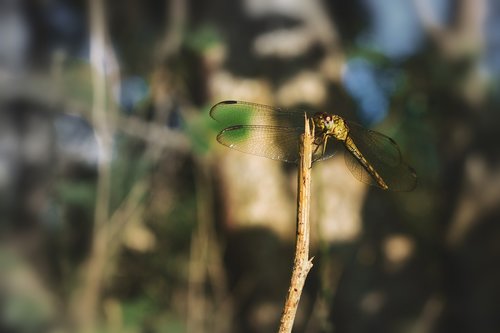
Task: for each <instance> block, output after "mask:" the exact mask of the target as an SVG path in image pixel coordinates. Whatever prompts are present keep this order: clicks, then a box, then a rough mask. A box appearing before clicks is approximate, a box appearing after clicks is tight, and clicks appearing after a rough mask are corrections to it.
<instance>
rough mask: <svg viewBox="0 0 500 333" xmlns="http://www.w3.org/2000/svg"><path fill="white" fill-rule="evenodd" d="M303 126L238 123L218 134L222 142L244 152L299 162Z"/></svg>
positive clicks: (218, 138) (218, 139)
mask: <svg viewBox="0 0 500 333" xmlns="http://www.w3.org/2000/svg"><path fill="white" fill-rule="evenodd" d="M303 132H304V130H303V129H302V128H292V127H279V126H259V125H247V126H245V125H237V126H231V127H228V128H226V129H224V130H223V131H222V132H220V133H219V135H217V141H219V142H220V143H221V144H223V145H225V146H227V147H229V148H233V149H236V150H239V151H241V152H244V153H248V154H253V155H258V156H263V157H267V158H271V159H273V160H279V161H284V162H289V163H297V162H298V160H299V142H300V135H301V134H302V133H303Z"/></svg>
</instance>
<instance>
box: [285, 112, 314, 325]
mask: <svg viewBox="0 0 500 333" xmlns="http://www.w3.org/2000/svg"><path fill="white" fill-rule="evenodd" d="M311 128H312V133H311ZM313 140H314V126H311V124H310V120H309V119H307V117H305V133H304V135H303V136H302V139H301V144H300V165H299V176H298V197H297V236H296V237H297V240H296V244H295V258H294V262H293V271H292V278H291V281H290V288H289V289H288V295H287V298H286V301H285V306H284V308H283V314H282V315H281V321H280V328H279V331H278V332H279V333H289V332H291V331H292V327H293V322H294V320H295V314H296V313H297V308H298V305H299V300H300V295H301V294H302V289H303V287H304V283H305V281H306V278H307V274H308V273H309V270H310V269H311V267H312V258H311V259H309V230H310V226H309V210H310V205H311V204H310V198H311V167H312V152H313V151H312V146H313Z"/></svg>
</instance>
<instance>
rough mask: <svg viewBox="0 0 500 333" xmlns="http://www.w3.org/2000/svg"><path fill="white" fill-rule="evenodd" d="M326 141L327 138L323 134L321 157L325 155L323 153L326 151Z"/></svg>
mask: <svg viewBox="0 0 500 333" xmlns="http://www.w3.org/2000/svg"><path fill="white" fill-rule="evenodd" d="M327 139H328V137H327V135H326V133H325V134H323V154H322V156H324V155H325V151H326V141H327Z"/></svg>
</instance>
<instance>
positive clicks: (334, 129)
mask: <svg viewBox="0 0 500 333" xmlns="http://www.w3.org/2000/svg"><path fill="white" fill-rule="evenodd" d="M314 124H315V125H316V127H317V128H318V129H319V130H320V131H321V132H322V133H324V134H326V135H331V136H333V137H334V138H335V139H337V140H341V141H344V140H345V139H346V137H347V134H348V133H349V130H348V128H347V125H346V123H345V121H344V119H343V118H342V117H340V116H337V115H335V114H328V113H325V112H321V113H316V114H315V115H314Z"/></svg>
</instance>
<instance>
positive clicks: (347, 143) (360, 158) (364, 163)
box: [344, 136, 389, 190]
mask: <svg viewBox="0 0 500 333" xmlns="http://www.w3.org/2000/svg"><path fill="white" fill-rule="evenodd" d="M344 142H345V146H346V148H347V150H349V152H350V153H351V154H352V155H354V157H355V158H356V160H357V161H358V162H359V163H360V164H361V165H362V166H363V168H364V169H365V170H366V171H367V172H368V174H369V175H370V176H371V177H372V178H373V180H375V182H376V183H377V185H378V186H380V187H381V188H382V189H384V190H387V189H388V188H389V186H387V184H386V182H385V181H384V179H382V177H381V176H380V174H379V173H378V172H377V171H376V170H375V168H373V166H372V165H371V164H370V163H369V162H368V161H367V160H366V158H365V157H364V156H363V154H362V153H361V152H360V151H359V149H358V147H357V146H356V144H355V143H354V141H353V140H352V139H351V137H350V136H347V137H346V139H345V141H344Z"/></svg>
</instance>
